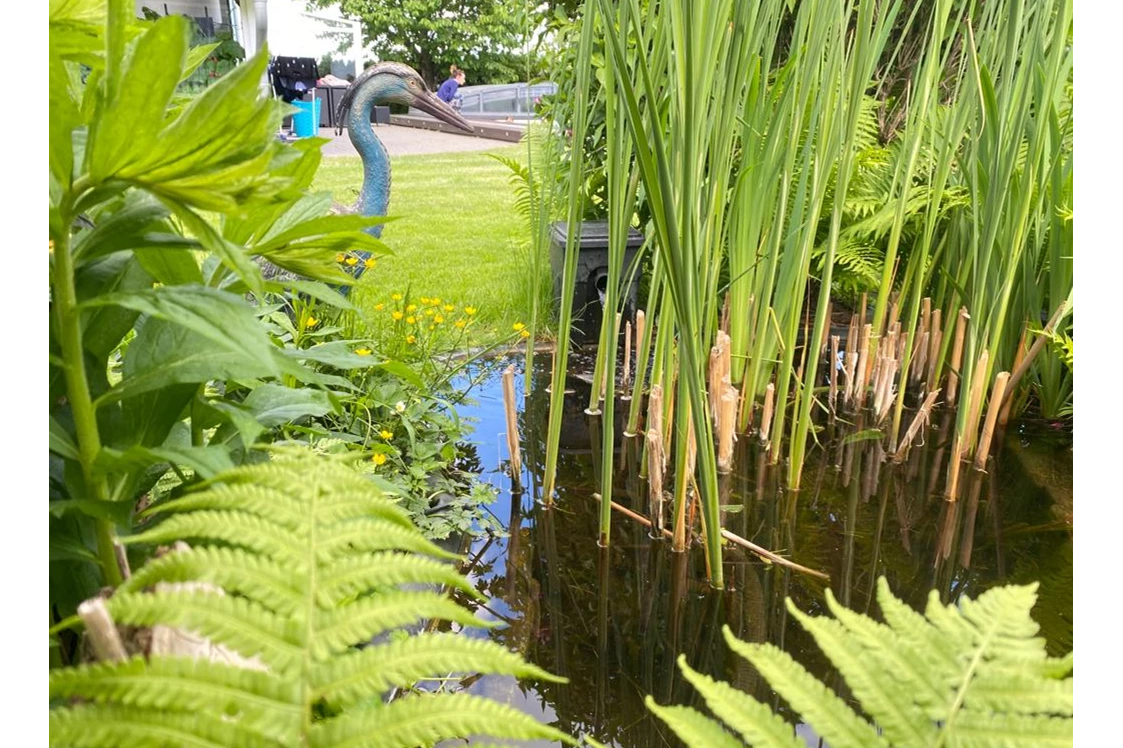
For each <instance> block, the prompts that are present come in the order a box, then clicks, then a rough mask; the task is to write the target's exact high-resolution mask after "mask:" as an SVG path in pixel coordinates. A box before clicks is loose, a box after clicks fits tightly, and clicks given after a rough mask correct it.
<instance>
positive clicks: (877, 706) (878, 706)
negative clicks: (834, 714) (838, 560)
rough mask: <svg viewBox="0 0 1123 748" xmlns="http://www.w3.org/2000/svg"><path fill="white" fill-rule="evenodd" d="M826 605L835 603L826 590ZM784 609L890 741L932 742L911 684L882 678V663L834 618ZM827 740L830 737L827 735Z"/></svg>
mask: <svg viewBox="0 0 1123 748" xmlns="http://www.w3.org/2000/svg"><path fill="white" fill-rule="evenodd" d="M827 604H828V605H830V606H831V607H832V609H833V607H835V605H836V603H835V600H834V596H833V595H832V594H831V592H830V590H827ZM788 611H789V612H790V613H791V614H792V615H793V616H794V617H795V619H796V620H797V621H799V622H800V623H801V624H802V625H803V628H805V629H807V631H808V633H810V634H811V636H812V637H813V638H814V639H815V643H816V644H818V645H819V648H820V649H822V650H823V651H824V652H829V653H830V658H831V662H832V663H834V665H835V667H837V668H838V670H839V672H840V673H842V677H843V678H845V679H846V685H848V686H850V688H851V689H852V690H853V691H854V695H855V696H856V697H857V698H858V701H860V702H861V703H862V706H864V707H865V708H866V709H867V710H869V711H871V712H873V713H875V714H877V715H878V724H879V725H880V726H881V728H882V729H883V730H884V731H885V737H887V738H888V739H889V741H890V743H892V744H893V745H929V744H931V743H932V742H933V739H934V738H935V735H936V725H935V724H933V722H932V721H931V719H930V718H929V717H928V715H926V714H924V713H923V712H919V711H918V710H916V709H915V708H913V697H912V693H910V689H911V685H912V684H911V683H908V682H907V681H906V682H898V681H896V680H894V679H887V678H884V677H882V676H883V675H884V674H885V672H887V671H886V670H884V669H883V667H882V663H881V662H880V661H879V660H878V659H876V658H873V657H870V655H869V653H868V652H867V651H866V650H865V649H864V648H857V647H854V646H853V641H854V637H850V636H847V633H848V632H847V629H846V628H845V627H844V626H843V625H842V624H841V623H839V622H838V621H837V620H833V619H828V618H812V617H811V616H809V615H807V614H806V613H803V612H802V611H800V610H799V609H798V608H796V607H795V605H794V604H792V602H791V601H790V600H789V601H788ZM880 648H881V647H879V649H880ZM888 672H895V671H893V670H889V671H888ZM824 737H827V736H826V735H824ZM827 739H828V740H831V738H830V737H827ZM832 742H833V741H832Z"/></svg>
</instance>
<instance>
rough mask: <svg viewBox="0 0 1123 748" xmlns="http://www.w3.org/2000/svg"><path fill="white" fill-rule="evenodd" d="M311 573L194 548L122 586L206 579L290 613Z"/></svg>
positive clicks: (241, 554) (238, 552) (239, 553)
mask: <svg viewBox="0 0 1123 748" xmlns="http://www.w3.org/2000/svg"><path fill="white" fill-rule="evenodd" d="M444 568H447V567H444ZM307 573H308V572H307V570H306V569H305V568H304V566H303V565H302V564H293V565H292V566H291V567H288V568H286V569H283V570H282V569H278V568H277V565H276V564H273V563H271V562H269V561H268V560H266V559H263V558H261V557H259V556H255V555H253V554H252V553H247V552H246V551H244V550H242V549H241V548H211V547H208V548H190V549H187V550H183V551H179V552H177V553H169V554H167V555H166V556H162V557H160V558H157V559H154V560H152V561H150V562H149V563H147V564H145V565H144V566H143V567H141V569H139V570H138V571H137V572H136V574H134V575H133V576H132V578H131V579H129V580H128V581H126V582H125V584H123V585H122V586H121V588H120V590H121V591H122V592H129V591H131V592H140V591H141V590H143V589H144V588H145V587H152V586H154V585H155V584H157V583H158V582H188V581H204V582H210V583H211V584H213V585H215V586H218V587H222V588H223V589H225V590H227V591H228V592H235V593H238V594H240V595H243V596H244V597H246V598H247V599H249V600H253V601H254V602H256V603H259V604H260V605H262V606H264V607H266V608H268V609H269V610H271V611H272V612H274V613H277V614H280V615H290V614H292V613H295V612H296V611H297V609H299V608H300V606H301V605H302V604H303V602H304V599H305V596H306V591H305V590H304V589H302V588H303V585H302V584H301V583H302V582H303V581H304V580H305V579H306V576H307ZM294 584H296V585H299V587H294V586H293V585H294Z"/></svg>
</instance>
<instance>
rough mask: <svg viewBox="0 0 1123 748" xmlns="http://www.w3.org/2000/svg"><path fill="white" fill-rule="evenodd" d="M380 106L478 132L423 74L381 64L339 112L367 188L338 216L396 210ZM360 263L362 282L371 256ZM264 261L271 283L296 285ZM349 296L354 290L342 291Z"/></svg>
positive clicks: (376, 232)
mask: <svg viewBox="0 0 1123 748" xmlns="http://www.w3.org/2000/svg"><path fill="white" fill-rule="evenodd" d="M376 104H405V105H406V106H411V107H416V108H417V109H420V110H421V111H423V112H426V113H427V114H430V115H432V116H434V117H436V118H437V119H439V120H442V121H444V122H447V123H448V124H450V125H453V126H454V127H458V128H460V129H461V130H464V131H465V132H472V126H471V125H469V124H468V121H467V120H465V119H464V118H463V117H461V116H460V114H459V113H458V112H456V110H454V109H453V108H452V107H451V106H449V105H448V104H446V103H445V102H443V101H441V100H440V99H438V98H437V96H436V95H435V94H434V93H433V92H432V91H430V90H429V87H428V86H426V85H425V81H424V80H422V78H421V76H420V75H418V74H417V71H416V70H414V69H413V68H411V67H410V66H409V65H406V64H403V63H400V62H380V63H377V64H375V65H373V66H371V67H369V68H367V69H366V70H364V71H363V73H362V74H361V75H360V76H359V77H358V78H356V79H355V81H354V82H353V83H352V84H351V85H350V86H349V87H348V88H347V90H346V91H345V92H344V93H343V98H342V99H341V100H340V102H339V106H338V107H337V108H336V123H337V124H336V130H335V134H336V135H341V134H342V132H343V126H344V122H346V127H347V136H348V137H349V138H351V144H352V145H354V146H355V150H356V151H358V152H359V157H360V158H361V159H362V160H363V187H362V190H361V191H360V192H359V199H358V202H357V203H356V204H355V206H354V207H353V208H346V207H343V206H339V205H335V206H333V208H332V209H333V211H334V212H336V213H358V214H359V215H364V216H384V215H386V208H387V206H388V205H389V204H390V157H389V155H388V154H387V153H386V147H385V146H383V145H382V141H381V140H379V139H378V136H377V135H375V134H374V128H373V127H372V126H371V113H372V112H373V110H374V106H375V105H376ZM363 231H365V232H366V233H368V234H370V235H371V236H374V237H376V238H380V237H381V236H382V224H378V225H376V226H369V227H367V228H365V229H363ZM355 255H356V256H357V257H358V258H359V260H360V261H359V262H358V263H357V264H355V265H354V266H353V267H351V268H350V271H351V273H352V274H353V275H354V276H355V279H356V280H358V279H359V277H360V276H361V275H362V274H363V271H364V270H365V269H366V262H365V260H366V259H367V258H368V257H369V255H370V253H369V252H358V251H357V252H355ZM255 259H258V260H259V264H260V265H261V266H262V270H263V273H264V275H265V277H266V279H268V280H283V279H286V278H287V279H290V280H292V279H296V278H297V277H298V276H296V275H295V274H293V273H291V272H289V271H286V270H282V269H280V268H278V267H277V266H276V265H273V264H272V263H270V262H268V261H267V260H263V259H261V258H255ZM341 290H342V292H343V293H344V294H346V293H347V292H348V290H349V289H348V288H343V289H341Z"/></svg>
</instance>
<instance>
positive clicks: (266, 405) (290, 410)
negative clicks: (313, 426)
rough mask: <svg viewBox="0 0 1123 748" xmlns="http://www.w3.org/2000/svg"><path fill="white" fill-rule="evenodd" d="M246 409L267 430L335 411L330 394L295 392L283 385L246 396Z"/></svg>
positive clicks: (298, 390) (312, 391) (259, 388)
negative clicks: (306, 417)
mask: <svg viewBox="0 0 1123 748" xmlns="http://www.w3.org/2000/svg"><path fill="white" fill-rule="evenodd" d="M245 405H246V407H247V408H249V409H250V410H251V411H252V412H253V414H254V416H255V417H256V418H257V420H258V422H259V423H260V424H261V425H262V426H265V427H267V428H269V427H273V426H280V425H282V424H285V423H290V422H292V421H295V420H297V419H299V418H303V417H305V416H313V417H317V416H323V415H327V414H328V413H331V412H333V411H334V410H335V406H334V405H333V404H332V402H331V398H330V397H329V396H328V394H327V393H326V392H322V391H320V390H312V389H308V388H300V389H294V388H292V387H285V386H283V385H279V384H263V385H261V386H260V387H257V388H256V389H254V391H253V392H251V393H250V394H249V395H247V396H246V399H245Z"/></svg>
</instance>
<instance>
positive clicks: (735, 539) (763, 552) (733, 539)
mask: <svg viewBox="0 0 1123 748" xmlns="http://www.w3.org/2000/svg"><path fill="white" fill-rule="evenodd" d="M593 498H595V499H596V500H597V501H601V500H602V498H601V495H600V494H596V493H595V494H593ZM609 504H610V505H611V506H612V508H613V509H615V510H616V511H618V512H620V513H621V514H623V515H624V516H625V517H627V518H629V519H633V520H635V521H636V522H639V523H640V524H641V525H643V526H644V527H647V528H650V527H651V526H652V523H651V520H649V519H648V518H647V517H644V516H643V515H642V514H637V513H636V512H633V511H632V510H631V509H628V508H627V507H626V506H621V505H620V504H617V503H616V502H615V501H612V502H609ZM662 533H663V536H664V537H668V538H669V537H671V531H670V530H662ZM721 536H722V537H723V538H725V539H726V540H728V541H729V542H730V543H733V544H735V545H739V546H741V547H742V548H744V549H746V550H748V551H751V552H752V553H754V554H756V555H757V556H759V557H760V558H763V559H766V560H768V561H771V562H772V563H774V564H779V565H780V566H785V567H787V568H789V569H791V570H792V571H798V572H800V573H801V574H810V575H811V576H813V577H818V578H819V579H823V580H827V581H830V576H829V575H828V574H825V573H823V572H821V571H816V570H815V569H808V568H807V567H806V566H802V565H800V564H797V563H795V562H794V561H789V560H788V559H786V558H784V557H783V556H780V555H777V554H776V553H773V552H772V551H770V550H768V549H767V548H762V547H761V546H759V545H757V544H756V543H753V542H750V541H748V540H745V539H744V538H742V537H741V536H740V535H735V534H733V533H731V532H730V531H729V530H722V531H721Z"/></svg>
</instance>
